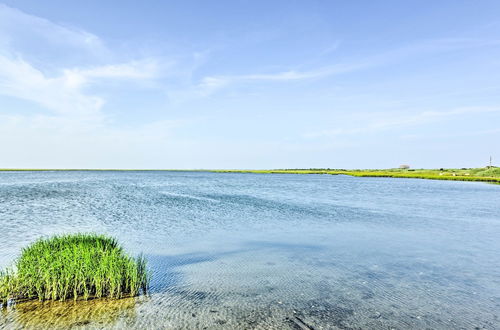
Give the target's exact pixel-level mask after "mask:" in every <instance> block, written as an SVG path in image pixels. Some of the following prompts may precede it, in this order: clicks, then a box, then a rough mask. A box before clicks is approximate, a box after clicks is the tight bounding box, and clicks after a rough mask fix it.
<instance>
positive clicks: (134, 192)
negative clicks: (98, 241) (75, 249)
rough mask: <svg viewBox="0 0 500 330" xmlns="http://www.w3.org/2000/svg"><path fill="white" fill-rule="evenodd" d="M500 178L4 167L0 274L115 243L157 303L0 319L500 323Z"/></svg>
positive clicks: (61, 307)
mask: <svg viewBox="0 0 500 330" xmlns="http://www.w3.org/2000/svg"><path fill="white" fill-rule="evenodd" d="M499 206H500V186H498V185H489V184H483V183H471V182H448V181H429V180H417V179H392V178H353V177H347V176H330V175H287V174H236V173H203V172H101V171H99V172H0V226H1V227H0V228H1V229H0V242H1V249H0V267H5V266H8V265H9V264H10V263H11V262H12V261H13V260H14V259H15V257H16V256H18V254H19V253H20V250H21V248H22V247H24V246H26V245H27V244H28V243H30V242H32V241H33V240H35V239H37V238H38V237H40V236H44V235H51V234H56V233H67V232H76V231H93V232H104V233H108V234H111V235H113V236H116V237H117V238H119V240H120V241H121V243H122V244H123V245H124V246H125V247H126V249H127V250H128V251H130V252H131V253H133V254H138V253H141V252H143V253H144V254H145V255H146V256H147V258H148V260H149V268H150V270H151V273H152V275H153V278H152V283H151V293H150V294H149V295H148V296H141V297H138V298H129V299H123V300H119V301H106V300H95V301H89V302H76V303H74V302H65V303H60V302H56V303H44V304H41V303H38V302H28V303H20V304H17V305H13V306H10V307H9V308H6V309H5V308H4V309H2V310H0V327H3V328H21V327H24V328H30V327H31V328H44V327H45V328H57V327H61V328H65V327H82V328H117V329H122V328H168V329H172V328H174V329H175V328H206V329H212V328H227V329H234V328H245V329H249V328H259V329H272V328H279V329H283V328H284V329H288V328H289V329H308V328H314V329H359V328H362V329H391V328H394V329H411V328H415V329H475V328H477V329H483V328H485V329H495V328H497V329H498V328H500V319H499V318H500V207H499Z"/></svg>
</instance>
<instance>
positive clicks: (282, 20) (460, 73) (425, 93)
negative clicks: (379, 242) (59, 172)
mask: <svg viewBox="0 0 500 330" xmlns="http://www.w3.org/2000/svg"><path fill="white" fill-rule="evenodd" d="M499 12H500V2H498V1H486V0H485V1H459V0H453V1H234V0H233V1H175V2H174V1H147V2H140V1H123V0H122V1H85V2H83V1H82V2H74V1H23V0H16V1H4V2H3V3H2V4H0V141H1V142H2V143H1V147H0V167H16V168H28V167H31V168H192V169H194V168H309V167H331V168H388V167H397V166H399V165H400V164H410V165H411V166H412V167H469V166H471V167H479V166H484V165H486V163H487V161H488V159H489V156H490V155H491V156H493V159H494V161H496V163H497V164H498V163H499V162H500V16H499V15H498V13H499Z"/></svg>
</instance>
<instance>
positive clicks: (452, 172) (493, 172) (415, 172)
mask: <svg viewBox="0 0 500 330" xmlns="http://www.w3.org/2000/svg"><path fill="white" fill-rule="evenodd" d="M18 171H24V172H29V171H120V172H130V171H149V172H151V171H166V172H212V173H256V174H329V175H349V176H354V177H388V178H414V179H429V180H454V181H479V182H491V183H498V184H500V167H495V166H491V167H481V168H461V169H453V168H446V169H445V168H441V169H399V168H394V169H362V170H361V169H360V170H348V169H329V168H327V169H324V168H313V169H275V170H238V169H235V170H210V169H197V170H180V169H15V168H5V169H0V172H18Z"/></svg>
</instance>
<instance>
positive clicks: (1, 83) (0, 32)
mask: <svg viewBox="0 0 500 330" xmlns="http://www.w3.org/2000/svg"><path fill="white" fill-rule="evenodd" d="M32 42H33V43H35V45H40V44H41V45H40V47H37V50H39V49H47V51H48V53H47V54H49V53H50V54H54V57H57V56H59V54H66V53H78V52H81V51H85V52H87V55H88V54H89V53H91V54H93V55H95V56H91V57H86V61H85V62H84V63H82V62H78V63H77V65H69V64H68V63H64V62H65V61H64V60H61V61H58V59H57V58H56V59H53V58H52V57H50V60H51V61H50V62H49V61H48V60H47V59H46V58H43V57H42V58H38V57H37V55H40V54H39V53H38V52H33V51H32V49H31V48H30V49H27V47H29V46H30V43H32ZM73 48H78V52H75V51H74V49H73ZM109 53H110V50H109V49H108V48H107V47H106V46H105V44H104V42H103V41H102V40H101V39H100V38H99V37H98V36H96V35H94V34H92V33H89V32H87V31H84V30H82V29H77V28H73V27H68V26H63V25H60V24H56V23H54V22H51V21H49V20H47V19H44V18H40V17H36V16H33V15H29V14H26V13H24V12H22V11H19V10H17V9H14V8H10V7H7V6H5V5H1V4H0V95H6V96H10V97H15V98H19V99H23V100H27V101H31V102H34V103H36V104H38V105H39V106H41V107H42V108H45V109H47V110H50V111H52V112H53V113H57V114H59V115H64V116H81V117H89V116H90V117H94V118H97V117H99V116H100V110H101V108H102V106H103V105H104V104H105V103H106V100H105V99H104V97H103V96H102V95H99V96H98V95H94V94H92V93H91V92H89V91H88V89H87V87H91V86H92V85H94V84H99V83H100V82H103V81H106V82H109V81H110V80H119V81H131V82H136V83H139V82H144V81H151V80H154V79H156V78H157V77H158V76H159V75H160V73H161V72H162V70H163V69H164V67H163V66H164V65H165V63H163V62H162V63H160V62H159V61H158V60H156V59H154V58H142V59H132V60H128V61H119V62H118V61H116V60H115V61H110V60H109V56H108V55H109ZM113 57H120V58H121V57H122V56H111V58H113ZM94 63H96V64H94ZM3 110H4V111H6V110H7V109H3Z"/></svg>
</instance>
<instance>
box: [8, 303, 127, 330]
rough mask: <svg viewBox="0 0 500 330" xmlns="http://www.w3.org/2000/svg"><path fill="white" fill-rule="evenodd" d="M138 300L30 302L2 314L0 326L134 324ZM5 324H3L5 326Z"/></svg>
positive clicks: (105, 325)
mask: <svg viewBox="0 0 500 330" xmlns="http://www.w3.org/2000/svg"><path fill="white" fill-rule="evenodd" d="M135 305H136V298H124V299H118V300H107V299H94V300H88V301H65V302H61V301H47V302H39V301H28V302H23V303H18V304H14V305H11V306H9V307H8V308H4V309H3V310H2V316H3V321H4V322H0V326H2V325H3V326H9V327H12V328H17V329H20V328H23V329H26V328H30V329H40V328H46V329H54V328H71V327H81V326H86V325H90V324H91V325H93V326H99V327H107V326H117V324H118V321H120V323H121V324H131V323H133V321H134V319H135V317H136V311H135ZM2 323H3V324H2Z"/></svg>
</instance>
